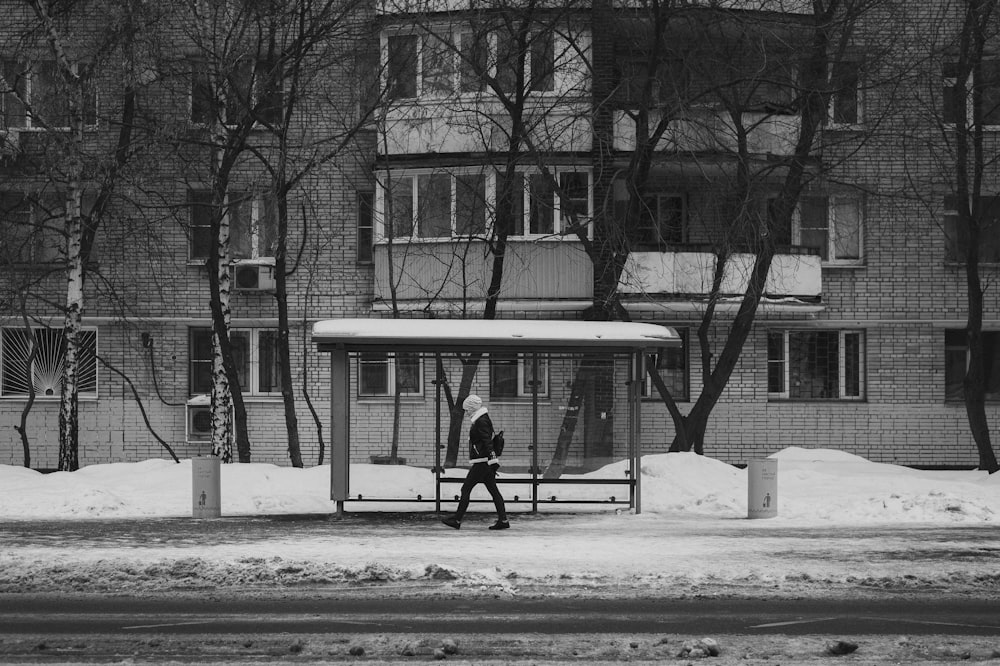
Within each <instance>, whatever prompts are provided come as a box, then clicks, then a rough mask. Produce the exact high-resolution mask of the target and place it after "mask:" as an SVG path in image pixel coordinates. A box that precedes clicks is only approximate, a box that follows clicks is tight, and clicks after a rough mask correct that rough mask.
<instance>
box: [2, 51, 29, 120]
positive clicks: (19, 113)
mask: <svg viewBox="0 0 1000 666" xmlns="http://www.w3.org/2000/svg"><path fill="white" fill-rule="evenodd" d="M0 75H3V82H2V83H0V129H7V128H9V127H24V126H25V125H26V124H27V122H28V117H27V114H26V113H25V109H24V103H23V102H22V101H21V100H23V99H26V98H27V94H28V72H27V71H25V67H24V65H21V64H19V63H17V62H14V61H13V60H0Z"/></svg>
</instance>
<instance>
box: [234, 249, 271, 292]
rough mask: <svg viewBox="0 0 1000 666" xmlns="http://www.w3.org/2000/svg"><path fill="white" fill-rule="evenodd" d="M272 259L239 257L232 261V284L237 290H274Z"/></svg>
mask: <svg viewBox="0 0 1000 666" xmlns="http://www.w3.org/2000/svg"><path fill="white" fill-rule="evenodd" d="M275 284H276V283H275V281H274V259H273V258H271V257H268V258H266V259H240V260H238V261H234V262H233V286H234V288H235V289H236V290H237V291H274V288H275Z"/></svg>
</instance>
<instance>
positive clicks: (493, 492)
mask: <svg viewBox="0 0 1000 666" xmlns="http://www.w3.org/2000/svg"><path fill="white" fill-rule="evenodd" d="M462 409H464V410H465V415H466V416H467V417H468V419H469V422H470V424H471V425H470V426H469V464H470V465H471V467H470V468H469V473H468V474H467V475H466V477H465V483H463V484H462V496H461V497H460V498H459V500H458V509H457V510H456V511H455V513H454V515H451V516H448V517H447V518H445V519H444V520H442V521H441V522H443V523H444V524H445V525H447V526H448V527H453V528H455V529H456V530H457V529H461V528H462V518H464V517H465V512H466V511H467V510H468V509H469V501H470V500H471V498H472V489H473V488H475V487H476V486H477V485H479V484H480V483H481V484H483V485H484V486H486V490H488V491H489V493H490V497H492V498H493V506H494V507H495V508H496V511H497V522H496V523H495V524H493V525H490V529H491V530H506V529H509V528H510V523H509V522H507V509H506V507H505V506H504V502H503V495H501V494H500V489H499V488H497V482H496V474H497V470H498V469H499V468H500V459H499V458H497V455H496V452H495V451H494V450H493V421H492V420H491V419H490V415H489V413H488V412H487V411H486V407H485V406H483V400H482V398H480V397H479V396H478V395H470V396H469V397H468V398H466V399H465V401H464V402H462Z"/></svg>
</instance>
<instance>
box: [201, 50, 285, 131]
mask: <svg viewBox="0 0 1000 666" xmlns="http://www.w3.org/2000/svg"><path fill="white" fill-rule="evenodd" d="M213 76H217V77H218V79H219V80H221V81H222V83H221V84H218V83H214V82H213V80H212V77H213ZM282 85H283V83H282V73H281V67H280V65H278V64H277V63H275V62H269V61H267V60H259V61H255V60H253V59H250V58H242V59H240V60H239V61H238V62H237V63H236V64H235V65H233V67H232V69H231V70H230V71H228V72H220V73H216V74H213V72H211V71H210V70H209V68H208V64H207V63H204V62H195V63H192V65H191V122H192V123H195V124H199V125H208V124H211V123H212V122H213V121H215V120H218V121H219V122H221V123H224V124H228V125H235V124H236V123H238V122H239V121H240V120H241V119H243V118H246V117H248V116H252V117H253V119H254V121H255V122H265V123H278V122H280V121H281V118H282V113H283V111H284V109H283V106H284V95H283V89H282Z"/></svg>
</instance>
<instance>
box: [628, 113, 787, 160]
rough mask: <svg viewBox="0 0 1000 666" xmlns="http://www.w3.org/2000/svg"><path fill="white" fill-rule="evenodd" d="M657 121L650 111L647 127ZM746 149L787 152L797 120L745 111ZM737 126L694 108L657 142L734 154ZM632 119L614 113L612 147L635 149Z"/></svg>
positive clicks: (672, 148)
mask: <svg viewBox="0 0 1000 666" xmlns="http://www.w3.org/2000/svg"><path fill="white" fill-rule="evenodd" d="M657 122H659V118H658V117H657V115H656V114H651V115H650V119H649V124H650V126H651V127H652V126H655V125H656V123H657ZM743 126H744V128H745V129H746V131H747V133H748V134H747V149H748V151H749V152H750V154H751V155H782V156H784V155H790V154H792V152H793V151H794V149H795V142H796V140H797V139H798V129H799V119H798V117H797V116H783V115H776V114H770V113H745V114H743ZM736 139H737V135H736V129H735V127H734V126H733V124H732V121H731V120H730V119H729V118H727V117H726V116H725V115H724V114H723V113H722V112H720V111H718V110H715V109H696V110H694V111H692V112H691V113H689V114H688V116H687V117H686V118H684V119H678V120H672V121H670V123H669V124H668V127H667V130H666V131H665V132H664V133H663V136H662V137H660V140H659V141H658V142H657V144H656V150H658V151H663V152H667V153H680V152H684V153H734V152H735V151H736V148H737V140H736ZM635 144H636V140H635V121H634V120H632V119H631V118H630V117H629V116H628V114H627V113H626V112H625V111H617V112H616V113H615V124H614V147H615V150H620V151H632V150H635V147H636V146H635Z"/></svg>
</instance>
